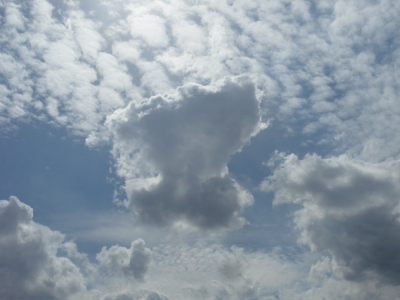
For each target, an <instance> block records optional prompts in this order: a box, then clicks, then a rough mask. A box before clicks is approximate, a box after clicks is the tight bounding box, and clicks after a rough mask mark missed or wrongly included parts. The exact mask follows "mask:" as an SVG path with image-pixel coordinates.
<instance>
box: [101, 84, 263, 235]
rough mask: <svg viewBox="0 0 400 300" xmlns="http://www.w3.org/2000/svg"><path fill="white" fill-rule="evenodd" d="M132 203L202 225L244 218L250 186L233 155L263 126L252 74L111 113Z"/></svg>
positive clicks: (154, 216) (163, 218)
mask: <svg viewBox="0 0 400 300" xmlns="http://www.w3.org/2000/svg"><path fill="white" fill-rule="evenodd" d="M107 124H108V126H109V128H110V130H111V131H112V132H113V133H114V150H113V152H114V155H115V158H116V161H117V172H118V173H119V174H120V176H122V177H124V178H125V179H126V190H127V194H128V199H129V200H128V202H127V203H126V205H127V206H128V207H130V208H132V209H133V210H134V211H135V212H137V213H138V215H139V217H140V219H141V220H142V221H144V222H147V223H150V224H158V225H168V224H173V223H175V222H176V221H180V220H183V221H186V222H189V223H191V224H193V225H196V226H200V227H203V228H216V227H225V226H229V225H236V226H237V225H239V224H241V223H242V220H241V218H240V217H239V214H240V213H241V212H242V210H243V208H244V207H245V206H246V205H249V204H251V203H252V201H253V199H252V197H251V195H250V194H248V193H247V192H246V191H244V190H243V189H242V188H241V187H240V186H239V185H238V184H237V182H236V181H235V180H234V179H232V178H231V176H230V175H229V173H228V170H227V166H226V165H227V163H228V160H229V157H230V156H231V155H232V154H234V153H235V152H237V151H240V150H241V148H242V147H243V146H244V145H245V144H246V143H248V142H249V140H250V138H251V137H252V136H253V135H254V134H256V133H257V132H258V131H259V130H260V129H261V128H262V124H261V123H260V112H259V102H258V100H257V99H256V94H255V87H254V85H253V84H252V83H251V82H250V81H249V80H248V79H246V78H235V79H228V78H227V79H225V80H224V81H223V82H222V83H220V84H219V85H217V86H214V87H203V86H198V85H188V86H183V87H181V88H179V89H178V90H177V93H175V94H172V95H165V96H155V97H152V98H150V99H149V100H148V101H146V102H143V103H142V104H141V105H137V104H136V103H134V102H133V103H131V104H130V105H129V106H128V107H127V108H126V109H123V110H118V111H117V112H115V113H114V114H113V115H112V116H110V117H109V118H108V120H107Z"/></svg>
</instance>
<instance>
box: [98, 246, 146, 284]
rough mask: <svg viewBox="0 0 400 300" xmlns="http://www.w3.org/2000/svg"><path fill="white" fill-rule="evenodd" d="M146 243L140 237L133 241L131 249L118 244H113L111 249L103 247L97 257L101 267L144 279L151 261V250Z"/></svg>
mask: <svg viewBox="0 0 400 300" xmlns="http://www.w3.org/2000/svg"><path fill="white" fill-rule="evenodd" d="M144 245H145V243H144V241H143V240H142V239H138V240H136V241H133V242H132V244H131V247H130V248H129V249H128V248H125V247H121V246H118V245H115V246H112V247H110V249H107V248H106V247H103V249H102V250H101V252H100V253H98V254H97V256H96V258H97V260H98V261H99V263H100V267H102V268H104V269H106V270H111V271H114V272H117V273H121V274H123V275H124V276H127V277H134V278H135V279H136V280H138V281H143V280H144V276H145V275H146V273H147V269H148V265H149V263H150V261H151V251H150V249H148V248H146V247H145V246H144Z"/></svg>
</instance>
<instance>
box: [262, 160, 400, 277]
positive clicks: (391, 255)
mask: <svg viewBox="0 0 400 300" xmlns="http://www.w3.org/2000/svg"><path fill="white" fill-rule="evenodd" d="M398 165H399V162H398V161H392V162H387V163H382V164H370V163H363V162H360V161H355V160H351V159H349V158H347V157H345V156H341V157H332V158H327V159H322V158H321V157H319V156H317V155H307V156H306V157H305V158H304V159H303V160H299V159H298V158H297V157H296V156H295V155H289V156H286V157H284V161H283V163H282V164H281V165H280V166H279V167H278V168H277V169H276V170H275V171H274V174H273V175H271V176H270V177H268V178H267V180H266V181H265V182H264V183H263V185H262V188H263V189H264V190H265V191H275V204H280V203H289V202H294V203H299V204H301V205H302V206H303V208H302V209H300V210H299V211H297V212H296V213H295V223H296V225H297V227H298V229H299V230H300V231H301V241H302V242H303V243H306V244H308V245H310V246H311V248H312V249H314V250H316V251H323V250H329V251H330V252H331V253H332V255H333V257H334V259H335V263H337V264H338V266H339V269H340V271H341V272H342V273H343V275H344V276H345V278H346V279H349V280H354V281H363V280H366V279H371V278H372V279H373V278H378V279H379V280H381V281H383V282H385V283H388V284H394V285H399V284H400V255H399V253H400V246H399V245H400V221H399V220H400V219H399V218H400V209H399V208H400V200H399V199H400V197H399V196H400V189H399V179H400V176H399V175H400V174H399V172H398Z"/></svg>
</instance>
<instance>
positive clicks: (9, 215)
mask: <svg viewBox="0 0 400 300" xmlns="http://www.w3.org/2000/svg"><path fill="white" fill-rule="evenodd" d="M32 217H33V211H32V208H31V207H29V206H27V205H25V204H23V203H21V202H20V201H19V200H18V199H17V198H16V197H10V199H9V200H8V201H7V200H1V201H0V297H1V298H3V299H60V300H61V299H73V297H74V295H76V294H77V293H79V292H84V291H86V288H85V284H84V283H85V280H84V278H83V276H82V274H81V273H80V270H79V268H78V267H77V266H76V265H75V264H73V263H72V262H71V260H70V259H68V258H66V257H60V256H57V251H59V250H62V249H63V240H64V236H63V235H62V234H61V233H59V232H57V231H51V230H50V229H49V228H47V227H44V226H41V225H39V224H37V223H35V222H33V221H32Z"/></svg>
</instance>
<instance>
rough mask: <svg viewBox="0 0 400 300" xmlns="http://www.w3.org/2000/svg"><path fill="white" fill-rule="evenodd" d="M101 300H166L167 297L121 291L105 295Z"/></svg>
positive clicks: (154, 293)
mask: <svg viewBox="0 0 400 300" xmlns="http://www.w3.org/2000/svg"><path fill="white" fill-rule="evenodd" d="M102 300H168V297H166V296H164V295H162V294H159V293H157V292H149V291H141V292H136V293H133V292H131V291H122V292H118V293H113V294H109V295H106V296H104V297H103V298H102Z"/></svg>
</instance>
